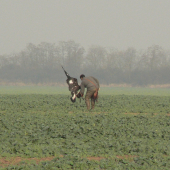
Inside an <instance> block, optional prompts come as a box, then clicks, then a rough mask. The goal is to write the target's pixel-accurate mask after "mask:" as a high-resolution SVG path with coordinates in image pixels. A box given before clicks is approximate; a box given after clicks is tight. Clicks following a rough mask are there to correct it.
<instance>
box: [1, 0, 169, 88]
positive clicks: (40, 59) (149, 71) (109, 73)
mask: <svg viewBox="0 0 170 170" xmlns="http://www.w3.org/2000/svg"><path fill="white" fill-rule="evenodd" d="M169 9H170V1H168V0H85V1H84V0H0V82H4V81H5V82H17V81H21V82H24V83H28V82H29V83H49V82H61V83H62V82H63V81H64V79H65V77H63V74H62V70H61V68H60V66H59V63H61V64H63V65H64V66H65V67H66V70H67V71H68V72H69V73H70V74H71V75H72V76H76V77H79V74H80V73H85V74H86V75H94V76H96V77H97V78H99V80H100V81H101V82H102V83H106V84H111V83H118V84H119V83H128V84H138V85H147V84H164V83H170V77H169V75H168V74H167V72H169V71H170V60H169V58H170V47H169V44H170V31H169V30H170V19H169V17H170V10H169ZM163 78H164V80H163Z"/></svg>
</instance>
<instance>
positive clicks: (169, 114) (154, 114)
mask: <svg viewBox="0 0 170 170" xmlns="http://www.w3.org/2000/svg"><path fill="white" fill-rule="evenodd" d="M124 114H125V115H147V114H152V115H153V116H156V115H161V113H124ZM165 115H167V116H170V113H168V114H165Z"/></svg>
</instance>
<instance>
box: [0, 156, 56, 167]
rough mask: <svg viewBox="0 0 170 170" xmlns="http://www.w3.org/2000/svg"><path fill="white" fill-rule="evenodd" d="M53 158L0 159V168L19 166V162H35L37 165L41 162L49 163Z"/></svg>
mask: <svg viewBox="0 0 170 170" xmlns="http://www.w3.org/2000/svg"><path fill="white" fill-rule="evenodd" d="M52 159H54V157H46V158H21V157H12V158H0V166H1V167H7V166H9V165H19V163H20V162H21V161H28V162H35V163H37V164H39V163H40V162H42V161H51V160H52Z"/></svg>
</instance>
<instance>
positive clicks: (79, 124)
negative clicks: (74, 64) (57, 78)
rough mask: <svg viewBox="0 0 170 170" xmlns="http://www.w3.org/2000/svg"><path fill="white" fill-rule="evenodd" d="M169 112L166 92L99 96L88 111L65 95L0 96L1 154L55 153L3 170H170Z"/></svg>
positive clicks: (32, 155)
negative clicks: (33, 161) (93, 158)
mask: <svg viewBox="0 0 170 170" xmlns="http://www.w3.org/2000/svg"><path fill="white" fill-rule="evenodd" d="M125 113H129V114H125ZM137 113H138V114H137ZM167 113H170V97H168V96H167V97H158V96H137V95H131V96H127V95H117V96H100V98H99V102H98V103H97V104H96V108H95V110H94V111H91V112H87V111H86V106H85V103H84V100H82V102H81V103H79V101H78V100H77V102H76V103H74V104H73V103H71V101H70V99H69V96H67V95H1V96H0V155H1V156H4V157H6V156H7V157H11V156H13V157H15V156H22V157H27V158H29V157H47V156H48V157H49V156H54V157H55V158H54V159H53V160H52V161H46V162H42V163H40V164H39V165H37V164H34V163H32V164H28V163H22V164H21V165H20V166H17V165H15V166H9V167H8V168H6V169H113V168H114V169H116V168H117V169H169V168H170V161H169V159H170V157H169V156H170V145H169V144H170V143H169V139H170V116H168V115H167ZM61 155H62V156H63V157H61ZM117 155H122V156H124V155H131V156H134V158H133V159H132V160H128V159H120V158H117ZM88 157H104V159H102V160H100V161H89V160H88V159H87V158H88Z"/></svg>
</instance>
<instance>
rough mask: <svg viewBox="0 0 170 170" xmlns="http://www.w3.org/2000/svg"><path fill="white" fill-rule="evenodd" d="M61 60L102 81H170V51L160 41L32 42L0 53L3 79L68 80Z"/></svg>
mask: <svg viewBox="0 0 170 170" xmlns="http://www.w3.org/2000/svg"><path fill="white" fill-rule="evenodd" d="M60 64H61V65H63V66H64V68H65V69H66V70H67V71H68V73H69V74H70V75H71V76H73V77H77V78H79V75H80V74H82V73H84V74H85V75H87V76H90V75H93V76H95V77H96V78H98V79H99V80H100V82H101V83H102V84H122V83H126V84H132V85H134V86H136V85H140V86H145V85H148V84H170V75H169V72H170V51H168V50H165V49H163V48H162V47H160V46H159V45H153V46H151V47H148V48H147V49H145V50H138V51H137V50H136V49H135V48H133V47H131V48H128V49H126V50H118V49H114V48H109V49H108V48H104V47H102V46H91V47H89V48H88V49H87V50H85V49H84V47H82V46H81V45H80V44H78V43H75V42H74V41H67V42H65V41H60V42H59V43H58V44H53V43H46V42H42V43H40V44H38V45H34V44H32V43H30V44H28V45H27V47H26V48H25V49H24V50H23V51H21V52H19V53H17V54H8V55H0V81H1V82H23V83H26V84H27V83H34V84H38V83H47V84H48V83H65V78H66V77H65V75H64V73H63V70H62V69H61V66H60Z"/></svg>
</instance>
